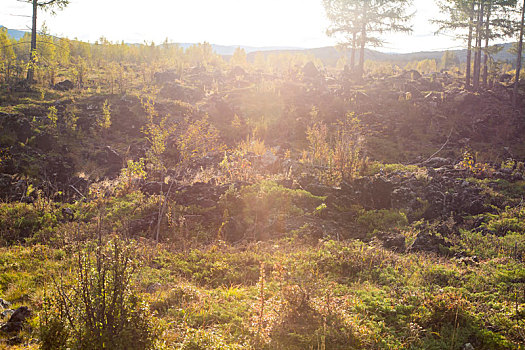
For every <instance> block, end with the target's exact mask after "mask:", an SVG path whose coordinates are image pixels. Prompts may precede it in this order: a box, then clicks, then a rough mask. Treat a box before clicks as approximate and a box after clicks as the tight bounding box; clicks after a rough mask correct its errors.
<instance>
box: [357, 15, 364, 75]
mask: <svg viewBox="0 0 525 350" xmlns="http://www.w3.org/2000/svg"><path fill="white" fill-rule="evenodd" d="M365 26H366V25H363V32H362V33H361V36H362V37H361V49H360V52H359V67H358V69H359V75H360V76H361V77H362V76H363V74H364V73H365V43H366V29H365Z"/></svg>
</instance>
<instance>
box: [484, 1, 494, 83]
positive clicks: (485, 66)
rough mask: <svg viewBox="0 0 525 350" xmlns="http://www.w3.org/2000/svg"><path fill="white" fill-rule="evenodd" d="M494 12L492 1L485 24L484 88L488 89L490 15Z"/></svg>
mask: <svg viewBox="0 0 525 350" xmlns="http://www.w3.org/2000/svg"><path fill="white" fill-rule="evenodd" d="M491 12H492V1H491V2H489V4H488V9H487V20H486V23H485V53H484V55H483V86H484V87H487V84H488V80H489V66H488V63H489V41H490V15H491Z"/></svg>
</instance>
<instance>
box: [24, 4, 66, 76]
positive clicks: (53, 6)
mask: <svg viewBox="0 0 525 350" xmlns="http://www.w3.org/2000/svg"><path fill="white" fill-rule="evenodd" d="M26 2H29V3H32V5H33V17H32V19H33V26H32V28H31V51H30V52H29V60H30V64H29V68H28V70H27V81H28V82H30V83H31V82H33V80H34V74H35V70H34V68H35V65H36V62H37V55H36V41H37V34H36V23H37V15H38V9H39V8H40V9H43V10H47V11H51V13H55V10H56V9H63V8H64V7H66V6H67V5H68V4H69V0H48V1H44V2H39V1H38V0H26Z"/></svg>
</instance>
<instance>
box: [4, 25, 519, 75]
mask: <svg viewBox="0 0 525 350" xmlns="http://www.w3.org/2000/svg"><path fill="white" fill-rule="evenodd" d="M0 28H5V27H4V26H2V25H0ZM7 33H8V35H10V36H11V37H12V38H14V39H16V40H20V39H21V38H22V37H23V36H24V35H25V34H26V33H28V31H22V30H15V29H7ZM173 44H177V45H179V46H180V47H182V48H184V49H187V48H188V47H190V46H192V45H195V43H173ZM512 45H513V44H512V43H506V44H498V45H496V46H503V48H502V49H501V51H500V52H498V53H497V54H495V55H494V58H495V59H496V60H499V61H502V62H506V63H511V64H514V63H515V62H514V61H515V55H514V54H511V53H510V52H509V49H510V48H511V47H512ZM211 46H212V49H213V51H214V52H215V53H217V54H219V55H221V56H225V57H226V58H228V57H229V56H232V55H233V53H234V52H235V50H236V49H237V48H238V47H240V48H242V49H244V51H245V52H246V53H247V54H248V60H249V61H253V59H254V57H255V55H256V54H257V53H263V54H264V55H269V54H280V53H304V54H311V55H313V56H315V57H316V58H318V59H320V60H321V61H322V62H323V63H324V64H326V65H332V66H333V65H335V64H336V63H337V60H338V59H339V58H341V57H342V56H343V54H342V53H341V52H340V51H338V50H337V49H336V48H335V47H333V46H326V47H320V48H314V49H306V48H299V47H288V46H275V47H274V46H266V47H256V46H244V45H217V44H211ZM451 51H452V52H454V53H455V54H456V56H457V57H458V59H459V60H460V62H466V60H467V50H466V49H463V50H451ZM444 53H445V51H420V52H412V53H391V52H380V51H377V50H371V49H366V50H365V59H367V60H372V61H380V62H393V63H399V64H403V63H407V62H410V61H421V60H424V59H435V60H437V61H439V60H441V57H442V56H443V54H444ZM347 55H348V57H349V56H350V53H348V54H347Z"/></svg>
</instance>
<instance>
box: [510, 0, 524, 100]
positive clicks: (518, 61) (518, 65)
mask: <svg viewBox="0 0 525 350" xmlns="http://www.w3.org/2000/svg"><path fill="white" fill-rule="evenodd" d="M524 22H525V0H523V5H522V8H521V24H520V39H519V41H518V54H517V58H516V77H515V79H514V93H513V96H512V106H513V107H514V108H516V107H517V106H518V88H519V85H520V84H519V82H520V71H521V52H522V51H523V24H524Z"/></svg>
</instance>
